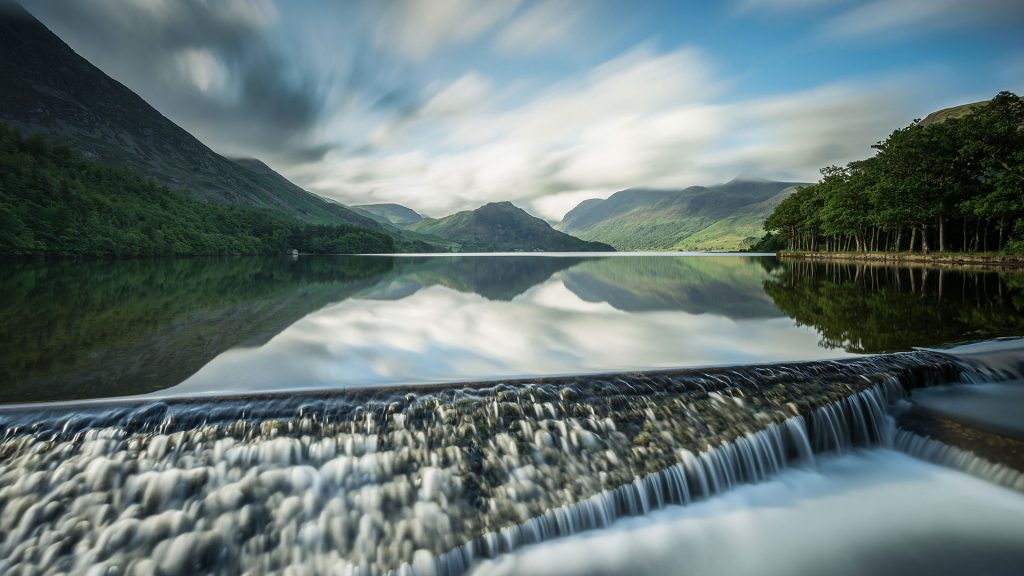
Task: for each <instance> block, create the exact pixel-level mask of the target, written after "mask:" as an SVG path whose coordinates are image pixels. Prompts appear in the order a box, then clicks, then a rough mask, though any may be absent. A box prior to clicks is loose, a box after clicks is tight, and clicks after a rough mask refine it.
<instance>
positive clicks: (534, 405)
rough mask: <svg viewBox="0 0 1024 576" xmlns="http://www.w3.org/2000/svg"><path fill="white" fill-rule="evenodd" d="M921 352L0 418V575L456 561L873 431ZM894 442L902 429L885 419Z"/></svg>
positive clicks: (927, 373)
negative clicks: (896, 430) (784, 363)
mask: <svg viewBox="0 0 1024 576" xmlns="http://www.w3.org/2000/svg"><path fill="white" fill-rule="evenodd" d="M966 370H971V368H970V367H969V366H967V365H965V364H964V363H963V362H960V361H958V360H957V359H955V358H953V357H951V356H948V355H944V354H940V353H935V352H924V351H922V352H913V353H906V354H893V355H887V356H877V357H866V358H861V359H856V360H849V361H842V362H822V363H809V364H793V365H775V366H755V367H744V368H728V369H709V370H703V371H696V370H691V371H674V372H660V373H633V374H615V375H606V376H594V377H575V378H549V379H537V380H530V381H520V382H511V383H500V384H493V383H492V384H475V385H466V386H454V387H447V386H439V387H431V388H428V387H424V388H405V389H400V390H399V389H390V390H388V389H384V390H361V391H358V392H352V393H344V394H325V393H320V394H317V393H309V394H306V395H300V396H291V397H281V396H264V397H249V398H242V397H235V398H220V399H208V400H205V401H186V400H175V399H168V400H165V401H162V402H154V403H148V404H136V403H131V402H124V403H116V402H115V403H108V404H106V405H98V404H97V405H66V406H53V405H50V406H46V405H41V406H35V407H15V408H11V409H6V410H4V411H3V412H2V413H0V426H2V427H3V440H2V442H0V509H2V510H3V514H2V516H0V535H2V538H0V572H5V573H10V574H35V573H57V572H65V573H96V574H106V573H112V572H111V571H112V570H113V571H115V572H118V573H125V574H154V573H156V574H179V573H195V572H197V571H198V572H204V573H210V572H212V573H241V572H249V573H275V572H276V573H291V572H295V573H299V572H303V571H313V572H316V573H339V574H381V573H387V572H390V571H397V572H399V573H415V574H434V573H442V574H458V573H463V572H466V571H467V570H469V569H470V568H471V567H472V566H473V565H474V563H475V562H477V561H478V560H479V559H480V558H484V557H494V556H496V555H499V554H502V553H504V552H508V551H511V550H514V549H516V548H518V547H521V546H523V545H526V544H531V543H537V542H541V541H544V540H549V539H551V538H556V537H560V536H565V535H569V534H573V533H576V532H579V531H582V530H588V529H591V528H601V527H606V526H608V525H610V524H611V523H612V522H614V521H615V520H616V519H617V518H620V517H624V516H636V515H641V514H645V513H647V512H649V511H651V510H655V509H658V508H662V507H664V506H666V505H669V504H686V503H689V502H691V501H694V500H700V499H705V498H708V497H710V496H712V495H715V494H719V493H722V492H725V491H727V490H729V489H731V488H733V487H736V486H737V485H739V484H743V483H748V482H757V481H761V480H764V479H766V478H769V477H771V476H773V475H775V474H777V473H779V472H780V471H781V470H782V469H784V468H785V467H786V466H787V465H789V464H790V463H791V462H794V461H795V462H800V463H802V464H803V465H807V466H809V465H812V464H813V462H814V458H815V454H817V453H821V452H832V451H841V450H846V449H849V448H851V447H854V446H866V445H875V444H892V442H893V439H894V428H893V425H892V419H891V418H890V417H889V416H888V414H887V406H889V405H890V404H891V403H892V402H893V401H894V400H896V399H898V398H902V397H903V396H904V395H905V394H906V393H907V391H908V390H911V389H914V388H917V387H923V386H930V385H935V384H943V383H949V382H956V381H959V380H960V379H961V376H962V373H963V372H964V371H966ZM896 438H897V443H899V442H900V440H899V439H900V438H902V436H896Z"/></svg>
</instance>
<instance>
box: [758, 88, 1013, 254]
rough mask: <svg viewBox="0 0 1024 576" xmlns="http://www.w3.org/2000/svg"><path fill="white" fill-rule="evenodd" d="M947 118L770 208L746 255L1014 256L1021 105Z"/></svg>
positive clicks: (1005, 101)
mask: <svg viewBox="0 0 1024 576" xmlns="http://www.w3.org/2000/svg"><path fill="white" fill-rule="evenodd" d="M956 112H957V113H950V114H941V113H936V114H933V115H931V116H930V117H929V118H932V119H933V120H932V121H928V122H923V121H914V122H913V123H911V124H910V125H909V126H907V127H905V128H900V129H898V130H896V131H894V132H893V133H892V134H890V135H889V137H888V138H886V139H885V140H883V141H881V142H879V143H877V144H876V145H875V146H874V148H875V149H877V150H878V153H877V154H876V155H875V156H873V157H871V158H868V159H866V160H858V161H855V162H850V163H849V164H847V165H846V166H829V167H827V168H824V169H822V170H821V174H822V178H821V180H820V181H819V182H818V183H816V184H813V185H810V186H806V187H803V188H801V189H800V190H798V191H797V192H796V193H795V194H793V195H792V196H790V197H788V198H787V199H785V200H784V201H782V202H781V203H780V204H779V205H778V207H777V208H776V209H775V211H774V212H773V213H772V214H771V216H769V217H768V218H767V220H766V221H765V224H764V228H765V230H766V231H768V235H766V236H765V237H764V238H763V239H762V240H761V242H760V243H759V244H758V245H756V246H755V247H754V249H755V250H758V249H762V250H775V249H779V248H784V247H789V248H791V249H795V250H809V251H904V250H910V251H918V250H919V251H923V252H928V251H930V250H936V249H937V250H938V251H940V252H945V251H964V252H976V251H1007V252H1014V253H1019V252H1024V101H1022V99H1021V98H1020V97H1018V96H1017V95H1015V94H1012V93H1009V92H1001V93H999V94H998V95H997V96H996V97H995V98H993V99H992V100H990V101H988V102H984V103H978V104H976V105H971V106H969V107H957V109H956Z"/></svg>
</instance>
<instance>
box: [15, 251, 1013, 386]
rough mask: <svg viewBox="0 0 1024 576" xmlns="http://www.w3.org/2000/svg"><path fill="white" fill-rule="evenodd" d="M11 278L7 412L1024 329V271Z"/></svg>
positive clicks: (596, 264)
mask: <svg viewBox="0 0 1024 576" xmlns="http://www.w3.org/2000/svg"><path fill="white" fill-rule="evenodd" d="M8 268H9V269H7V270H4V271H3V274H0V402H27V401H54V400H65V399H86V398H105V397H113V396H126V395H137V394H155V395H161V396H163V395H195V394H217V393H245V392H252V391H258V390H263V391H272V390H287V389H291V390H295V389H317V388H351V387H355V386H374V385H390V384H398V383H403V384H404V383H431V382H450V381H465V380H486V379H492V378H509V377H515V376H531V375H551V374H578V373H593V372H607V371H619V370H650V369H656V368H677V367H686V366H713V365H736V364H752V363H765V362H780V361H795V360H820V359H826V358H829V359H830V358H839V357H844V356H851V355H857V354H868V353H879V352H894V351H905V350H910V349H912V348H913V347H920V346H941V345H946V344H950V343H954V342H960V341H968V340H979V339H984V338H992V337H998V336H1019V335H1022V334H1024V310H1022V308H1024V297H1022V294H1024V281H1022V276H1021V275H1020V274H1017V273H1009V272H956V271H952V270H927V269H924V268H895V267H865V266H853V265H841V264H835V263H831V264H820V265H815V264H809V263H807V262H794V263H789V262H780V261H778V260H776V259H775V258H774V257H770V256H764V257H757V256H702V257H685V256H684V257H679V256H616V257H594V256H592V255H563V256H559V257H548V256H534V255H531V256H505V257H492V256H476V257H457V256H456V257H434V258H430V257H322V258H300V259H298V260H296V261H292V260H291V259H288V258H272V259H227V260H217V259H191V260H163V261H129V262H90V263H57V264H23V265H18V266H8Z"/></svg>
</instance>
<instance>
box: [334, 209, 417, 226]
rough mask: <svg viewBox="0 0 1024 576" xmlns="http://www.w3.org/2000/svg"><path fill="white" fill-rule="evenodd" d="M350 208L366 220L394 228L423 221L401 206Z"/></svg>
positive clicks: (414, 212)
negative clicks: (372, 220) (391, 225)
mask: <svg viewBox="0 0 1024 576" xmlns="http://www.w3.org/2000/svg"><path fill="white" fill-rule="evenodd" d="M351 208H352V209H353V210H355V211H356V212H359V213H360V214H362V215H364V216H366V217H368V218H372V219H374V220H376V221H378V222H385V223H388V224H394V225H395V226H408V225H409V224H415V223H416V222H419V221H420V220H423V215H422V214H420V213H419V212H416V211H415V210H413V209H412V208H406V207H405V206H402V205H401V204H362V205H359V206H351Z"/></svg>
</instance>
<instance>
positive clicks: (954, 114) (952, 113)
mask: <svg viewBox="0 0 1024 576" xmlns="http://www.w3.org/2000/svg"><path fill="white" fill-rule="evenodd" d="M988 102H989V101H988V100H982V101H981V102H971V103H970V104H961V105H959V106H952V107H950V108H943V109H942V110H936V111H935V112H932V113H931V114H929V115H927V116H925V117H924V119H923V120H921V126H928V125H930V124H937V123H939V122H942V121H943V120H948V119H950V118H962V117H964V116H967V115H968V114H970V113H971V112H973V111H974V109H975V108H977V107H978V106H981V105H983V104H988Z"/></svg>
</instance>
